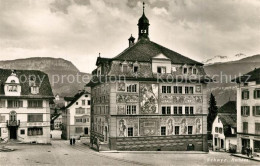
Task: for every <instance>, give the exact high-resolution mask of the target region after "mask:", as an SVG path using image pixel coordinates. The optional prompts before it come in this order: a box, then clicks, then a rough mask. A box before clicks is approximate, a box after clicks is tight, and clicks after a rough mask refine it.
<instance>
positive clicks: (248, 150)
mask: <svg viewBox="0 0 260 166" xmlns="http://www.w3.org/2000/svg"><path fill="white" fill-rule="evenodd" d="M246 154H247V157H249V154H250V149H249V147H247V148H246Z"/></svg>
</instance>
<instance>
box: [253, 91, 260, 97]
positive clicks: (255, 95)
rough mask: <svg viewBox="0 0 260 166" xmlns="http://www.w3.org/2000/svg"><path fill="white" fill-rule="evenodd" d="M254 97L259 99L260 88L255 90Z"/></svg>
mask: <svg viewBox="0 0 260 166" xmlns="http://www.w3.org/2000/svg"><path fill="white" fill-rule="evenodd" d="M254 98H255V99H259V98H260V89H256V90H254Z"/></svg>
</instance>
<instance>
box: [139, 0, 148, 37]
mask: <svg viewBox="0 0 260 166" xmlns="http://www.w3.org/2000/svg"><path fill="white" fill-rule="evenodd" d="M144 5H145V3H144V2H143V15H142V17H141V18H140V19H139V21H138V24H137V25H138V40H140V39H146V40H149V25H150V24H149V20H148V18H147V17H146V16H145V14H144Z"/></svg>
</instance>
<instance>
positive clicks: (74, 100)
mask: <svg viewBox="0 0 260 166" xmlns="http://www.w3.org/2000/svg"><path fill="white" fill-rule="evenodd" d="M84 94H90V93H89V92H87V91H84V90H83V91H81V92H80V93H77V94H76V95H75V96H74V98H73V99H72V100H71V102H70V103H69V104H68V105H67V106H66V107H65V109H66V108H69V107H70V106H72V105H73V104H74V103H75V102H76V101H78V99H79V98H80V97H81V96H82V95H84Z"/></svg>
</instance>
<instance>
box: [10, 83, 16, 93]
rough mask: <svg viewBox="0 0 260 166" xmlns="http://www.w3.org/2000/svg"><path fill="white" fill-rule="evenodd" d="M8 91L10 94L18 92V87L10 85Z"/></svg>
mask: <svg viewBox="0 0 260 166" xmlns="http://www.w3.org/2000/svg"><path fill="white" fill-rule="evenodd" d="M8 91H9V92H17V85H9V86H8Z"/></svg>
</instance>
